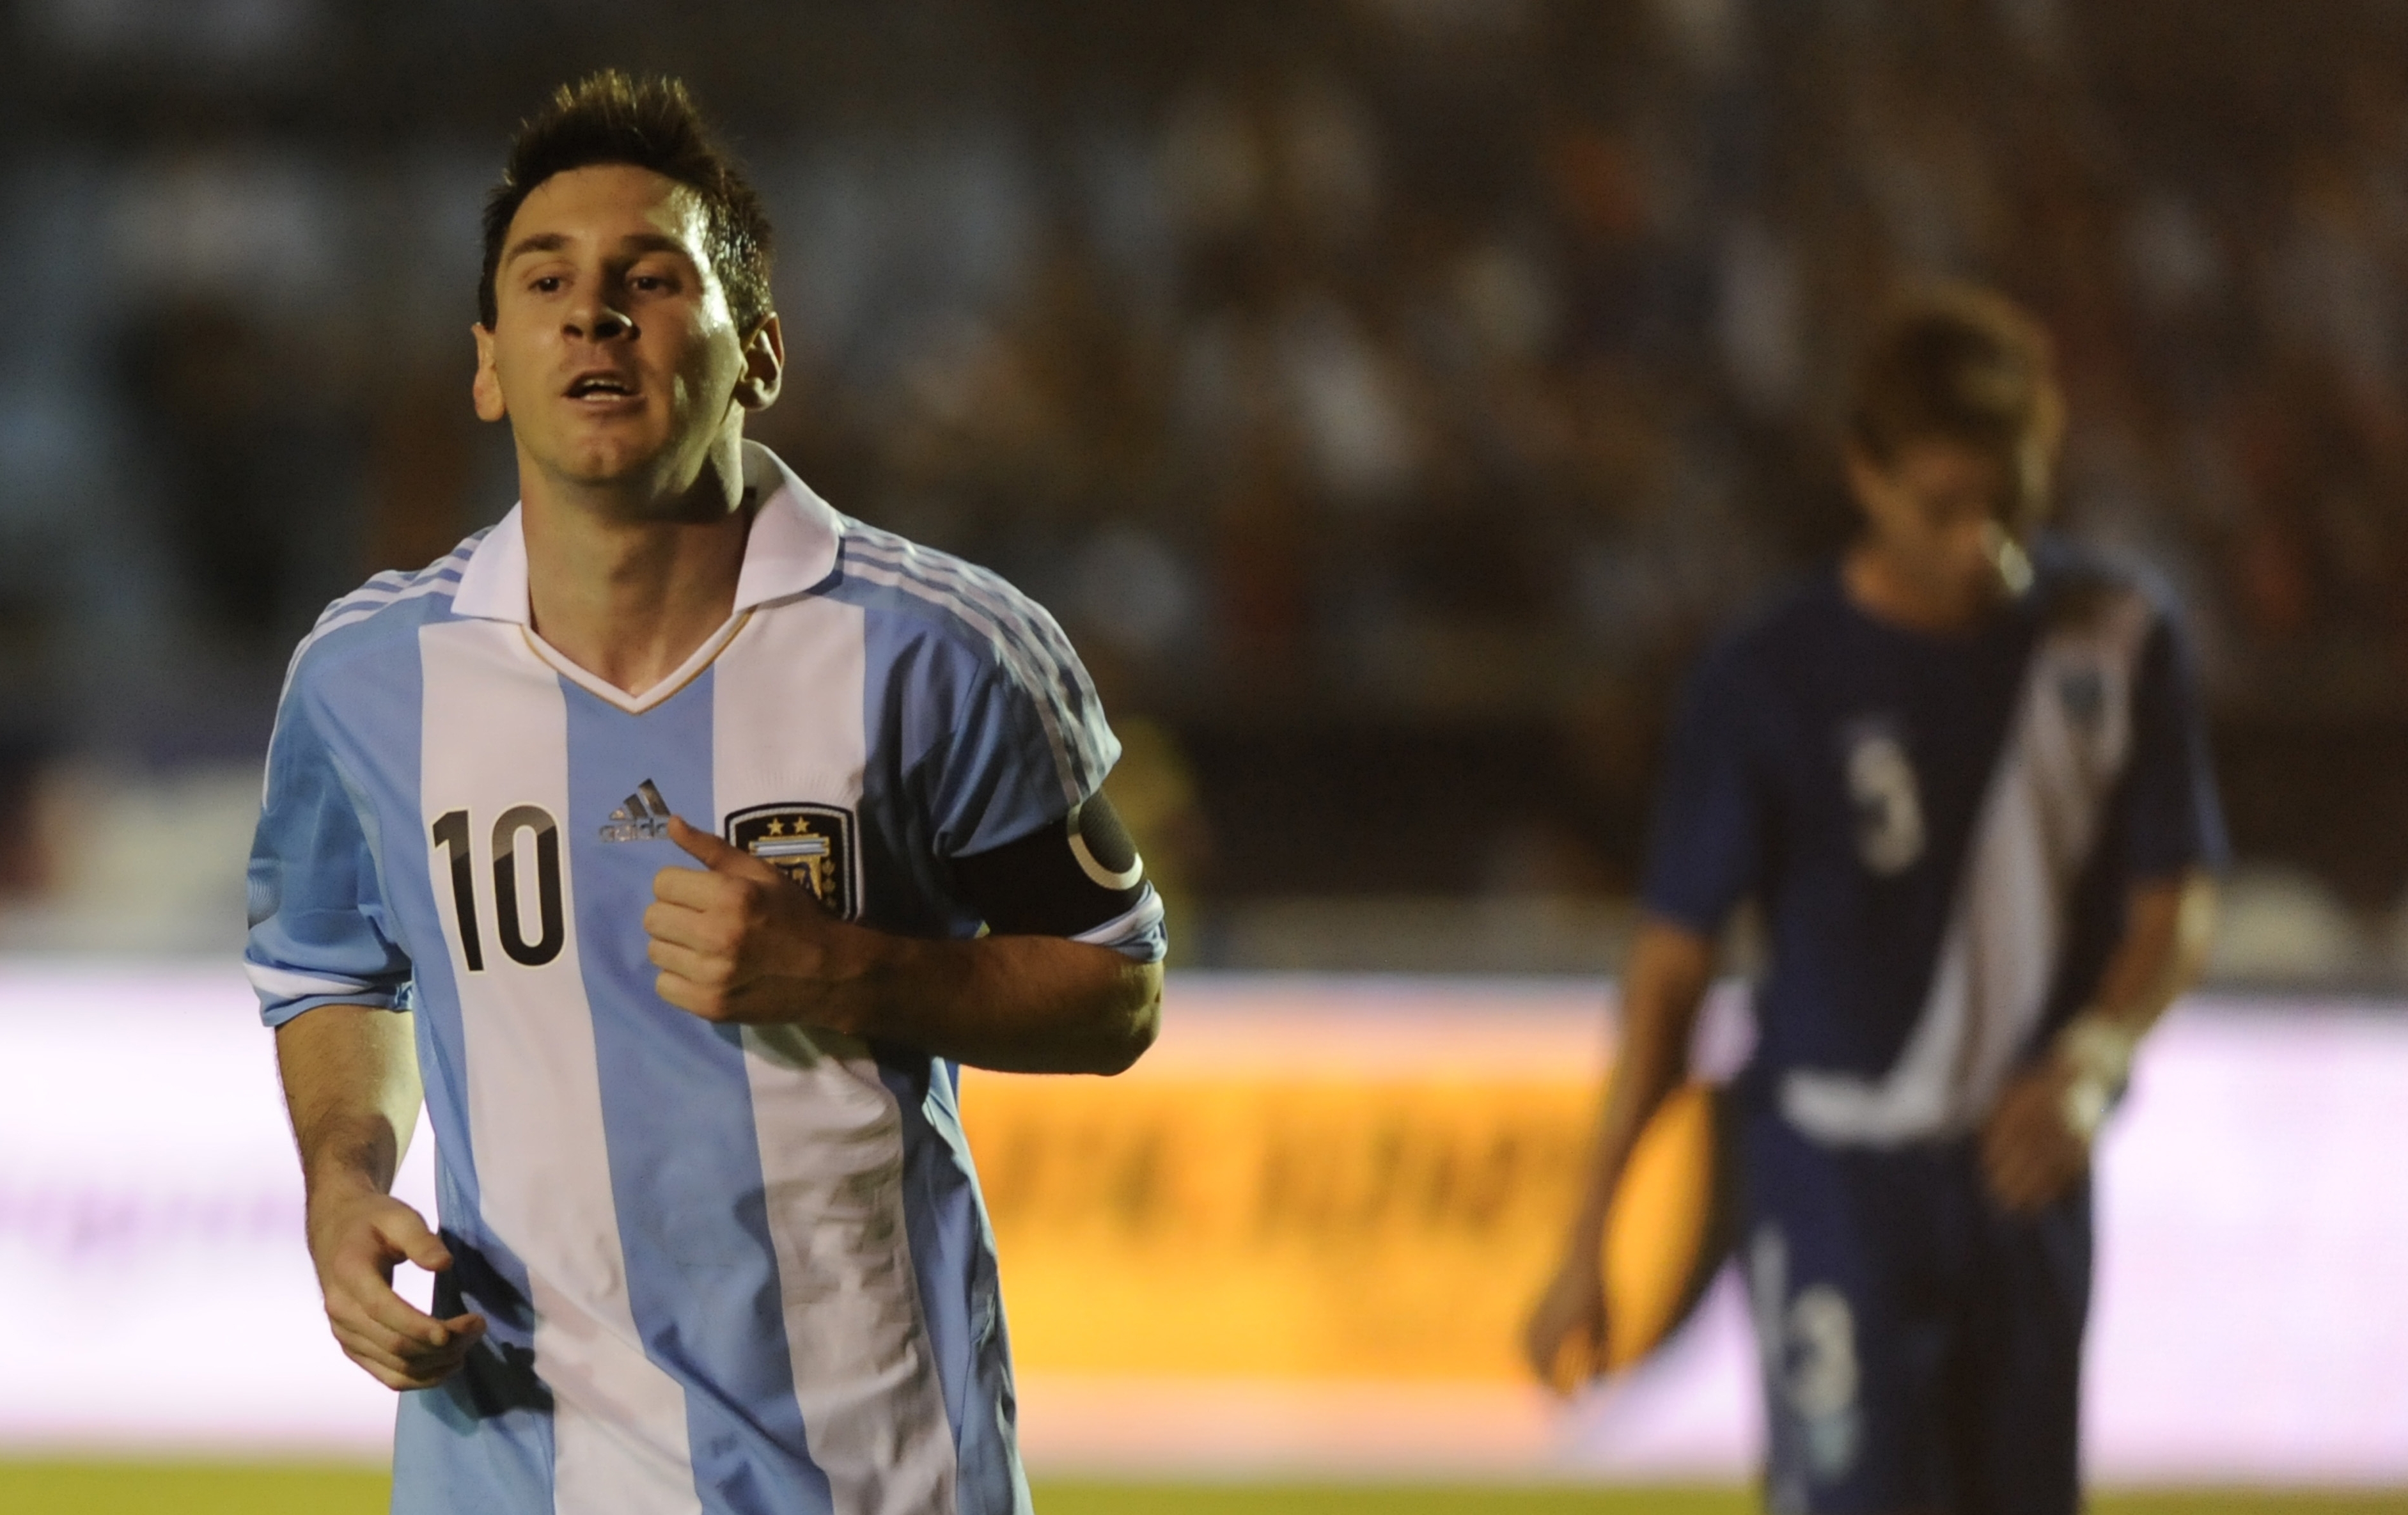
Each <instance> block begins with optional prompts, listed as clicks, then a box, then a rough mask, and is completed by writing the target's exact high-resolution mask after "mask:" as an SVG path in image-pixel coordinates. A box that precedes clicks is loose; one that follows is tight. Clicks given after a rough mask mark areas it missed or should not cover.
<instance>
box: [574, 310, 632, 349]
mask: <svg viewBox="0 0 2408 1515" xmlns="http://www.w3.org/2000/svg"><path fill="white" fill-rule="evenodd" d="M561 331H562V333H563V334H564V335H565V336H567V337H569V338H571V339H576V340H581V341H582V340H588V339H590V340H593V341H597V342H608V341H616V340H618V339H621V338H624V337H633V336H634V335H635V334H636V324H635V323H634V322H633V321H630V320H628V319H627V318H626V316H625V315H624V314H622V313H621V312H619V311H618V310H612V309H611V308H610V307H609V306H608V305H604V304H601V303H598V302H597V303H595V304H593V305H590V306H583V307H581V308H579V309H576V310H570V311H569V312H568V313H567V315H566V317H564V318H563V319H562V322H561Z"/></svg>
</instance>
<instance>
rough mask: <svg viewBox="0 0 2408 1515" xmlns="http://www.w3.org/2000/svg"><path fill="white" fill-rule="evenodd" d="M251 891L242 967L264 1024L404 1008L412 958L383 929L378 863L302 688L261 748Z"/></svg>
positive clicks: (292, 693)
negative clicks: (312, 1013) (352, 1008)
mask: <svg viewBox="0 0 2408 1515" xmlns="http://www.w3.org/2000/svg"><path fill="white" fill-rule="evenodd" d="M249 884H250V889H249V893H250V915H251V938H250V943H249V945H248V946H247V947H246V948H245V950H244V953H243V966H244V969H245V971H246V972H247V973H248V974H249V975H250V977H251V988H253V989H254V990H256V991H257V992H258V995H259V1005H260V1016H261V1018H262V1019H264V1020H265V1022H266V1023H267V1024H268V1025H270V1026H280V1025H282V1024H283V1023H284V1022H285V1021H287V1020H290V1019H292V1018H293V1017H295V1016H297V1015H299V1014H301V1013H302V1012H303V1011H305V1010H311V1009H315V1008H316V1007H317V1006H319V1005H322V1004H362V1005H369V1006H374V1007H380V1008H388V1009H390V1008H397V1007H400V1006H402V1005H404V1004H405V1003H407V997H406V990H407V988H408V986H409V977H410V964H409V957H408V956H407V955H406V954H405V953H403V952H402V950H401V949H400V948H399V947H398V946H396V945H394V943H393V941H392V940H391V939H390V937H389V936H388V935H387V934H386V932H385V931H384V930H383V929H382V926H381V924H380V923H381V922H382V921H384V920H385V919H386V915H385V910H384V900H383V897H382V891H381V887H380V882H379V874H378V870H377V866H376V858H375V854H374V852H373V849H372V848H371V847H370V846H369V844H368V839H367V835H366V831H365V830H364V829H363V827H362V822H361V817H360V812H359V808H358V806H357V805H356V804H355V803H354V801H353V800H352V796H351V790H350V788H349V787H348V786H346V785H345V784H344V782H343V778H342V774H341V772H339V770H338V769H337V766H336V761H335V757H334V754H333V753H332V752H331V751H329V750H328V748H327V746H326V743H325V741H324V738H323V736H322V733H321V732H320V731H319V729H318V728H317V726H316V724H315V719H314V717H313V715H312V713H311V710H310V703H309V701H308V699H307V698H305V696H304V695H303V693H302V690H301V686H300V684H299V681H297V680H296V681H295V682H294V686H293V687H292V688H291V689H289V690H288V691H287V692H286V695H285V699H284V703H283V706H282V707H281V708H280V709H279V711H278V713H277V727H276V735H275V737H274V738H273V739H272V741H271V742H270V743H269V746H268V754H267V784H266V788H265V793H264V795H263V797H262V802H261V806H260V815H259V830H258V831H257V832H256V834H255V835H254V837H253V839H252V842H251V871H250V879H249Z"/></svg>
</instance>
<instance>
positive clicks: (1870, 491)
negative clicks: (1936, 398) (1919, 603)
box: [1848, 440, 2030, 612]
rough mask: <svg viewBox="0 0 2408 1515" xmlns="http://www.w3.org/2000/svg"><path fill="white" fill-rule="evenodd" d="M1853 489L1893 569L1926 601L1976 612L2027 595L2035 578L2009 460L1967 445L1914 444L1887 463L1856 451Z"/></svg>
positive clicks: (1871, 536) (1872, 541) (1871, 535)
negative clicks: (2018, 520)
mask: <svg viewBox="0 0 2408 1515" xmlns="http://www.w3.org/2000/svg"><path fill="white" fill-rule="evenodd" d="M1848 483H1849V487H1850V489H1851V491H1852V492H1853V493H1854V494H1855V495H1856V506H1857V508H1858V509H1859V510H1861V511H1862V512H1864V517H1865V527H1866V533H1867V537H1868V540H1869V545H1871V547H1872V548H1873V549H1874V551H1876V552H1878V553H1879V554H1880V555H1882V557H1883V559H1884V562H1885V566H1886V567H1887V568H1888V570H1890V571H1891V572H1892V573H1894V574H1896V575H1897V576H1898V577H1899V578H1900V579H1902V580H1904V581H1906V582H1907V583H1908V584H1911V585H1912V586H1913V588H1914V590H1915V591H1916V592H1917V593H1918V594H1919V595H1921V596H1922V597H1924V598H1926V599H1928V600H1929V601H1931V602H1932V603H1934V604H1935V605H1937V606H1940V607H1944V608H1946V609H1948V610H1951V611H1957V612H1971V611H1974V610H1978V609H1980V608H1981V607H1983V606H1985V605H1988V604H1992V603H1994V602H1996V601H1998V600H2000V599H2005V598H2008V597H2009V596H2012V595H2014V594H2016V593H2019V592H2021V590H2022V588H2023V586H2024V583H2025V581H2027V580H2028V577H2029V572H2030V570H2029V566H2028V564H2027V563H2026V561H2025V559H2024V555H2023V549H2022V546H2021V544H2020V543H2019V542H2018V541H2016V537H2015V533H2014V530H2013V529H2012V528H2011V527H2009V526H2008V525H2007V523H2008V522H2010V521H2012V520H2013V519H2014V496H2013V491H2014V476H2013V473H2012V471H2011V470H2010V469H2009V468H2008V466H2007V464H2006V462H2005V460H2003V459H2001V458H2000V457H1998V456H1997V455H1995V454H1991V453H1987V452H1985V451H1983V450H1982V449H1980V448H1975V447H1969V446H1966V445H1965V444H1963V443H1961V442H1953V441H1941V440H1928V441H1914V442H1908V443H1907V444H1906V445H1904V446H1902V447H1900V448H1899V451H1898V454H1897V456H1896V457H1895V458H1893V459H1892V460H1891V461H1890V462H1889V464H1888V465H1887V466H1886V467H1885V466H1884V465H1882V464H1880V463H1878V462H1875V461H1874V460H1873V459H1871V458H1870V457H1868V456H1866V455H1865V454H1862V453H1859V452H1856V451H1855V450H1853V449H1852V450H1851V451H1850V453H1849V454H1848Z"/></svg>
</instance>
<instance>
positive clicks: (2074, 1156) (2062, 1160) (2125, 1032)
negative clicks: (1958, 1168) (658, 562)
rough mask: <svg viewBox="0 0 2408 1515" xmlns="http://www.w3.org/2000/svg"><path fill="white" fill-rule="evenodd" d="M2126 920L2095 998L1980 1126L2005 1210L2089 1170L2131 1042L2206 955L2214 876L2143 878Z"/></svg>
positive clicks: (2061, 1188)
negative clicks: (2094, 1143) (2092, 1150)
mask: <svg viewBox="0 0 2408 1515" xmlns="http://www.w3.org/2000/svg"><path fill="white" fill-rule="evenodd" d="M2126 921H2127V925H2126V927H2125V931H2124V939H2123V941H2122V942H2121V943H2120V944H2119V945H2117V947H2116V950H2115V955H2114V958H2112V959H2110V960H2109V962H2108V965H2107V971H2106V974H2105V975H2104V976H2103V977H2102V978H2101V980H2100V987H2099V996H2098V1000H2097V1002H2096V1003H2094V1004H2093V1005H2092V1006H2091V1007H2090V1008H2089V1009H2087V1010H2085V1011H2084V1012H2083V1013H2082V1015H2080V1016H2079V1017H2076V1018H2075V1019H2074V1020H2073V1022H2072V1023H2071V1025H2069V1026H2068V1027H2067V1028H2066V1029H2065V1031H2064V1032H2061V1033H2060V1034H2059V1035H2058V1036H2057V1039H2056V1040H2055V1041H2054V1042H2053V1043H2051V1044H2050V1048H2049V1052H2048V1054H2047V1056H2045V1057H2044V1058H2042V1060H2040V1061H2039V1062H2038V1063H2036V1064H2034V1065H2033V1066H2032V1067H2030V1068H2029V1069H2027V1070H2026V1071H2025V1072H2023V1073H2022V1074H2021V1075H2018V1076H2017V1077H2016V1078H2015V1079H2014V1081H2013V1082H2011V1083H2009V1084H2008V1086H2007V1087H2006V1089H2005V1090H2004V1091H2003V1092H2002V1093H2001V1094H2000V1096H1999V1102H1998V1104H1997V1105H1996V1106H1995V1107H1994V1108H1993V1109H1992V1111H1991V1113H1990V1118H1989V1119H1988V1121H1987V1122H1986V1123H1985V1126H1984V1128H1983V1132H1982V1165H1983V1170H1984V1172H1985V1174H1986V1175H1987V1176H1988V1178H1989V1183H1990V1189H1991V1191H1992V1193H1994V1194H1995V1195H1996V1196H1997V1197H1998V1200H1999V1202H2000V1204H2001V1205H2005V1206H2006V1207H2007V1208H2008V1209H2010V1210H2014V1211H2018V1212H2029V1211H2034V1210H2039V1209H2041V1208H2042V1207H2044V1206H2046V1205H2050V1204H2053V1203H2055V1202H2056V1201H2057V1199H2058V1198H2060V1197H2061V1196H2062V1195H2063V1194H2064V1193H2065V1191H2066V1190H2068V1189H2070V1188H2071V1187H2072V1186H2073V1184H2074V1183H2075V1182H2076V1181H2077V1180H2078V1179H2080V1178H2081V1176H2083V1174H2085V1172H2087V1171H2088V1170H2089V1166H2090V1146H2091V1142H2092V1140H2093V1139H2094V1138H2095V1137H2096V1136H2097V1134H2098V1132H2099V1126H2100V1121H2101V1120H2102V1119H2103V1118H2105V1115H2106V1112H2107V1105H2108V1103H2109V1101H2110V1100H2111V1099H2112V1098H2113V1097H2114V1092H2115V1090H2116V1089H2118V1088H2120V1087H2121V1086H2122V1084H2123V1081H2124V1078H2125V1075H2127V1074H2128V1072H2129V1070H2130V1067H2131V1061H2132V1054H2133V1051H2134V1049H2135V1048H2136V1047H2137V1046H2138V1045H2139V1043H2140V1040H2141V1038H2142V1037H2143V1036H2144V1035H2146V1034H2147V1032H2148V1031H2149V1028H2150V1027H2151V1026H2153V1025H2155V1024H2156V1023H2157V1017H2159V1016H2161V1015H2163V1014H2165V1011H2166V1007H2167V1006H2168V1005H2170V1004H2171V1003H2173V1001H2174V998H2175V996H2177V995H2179V994H2181V993H2182V991H2183V990H2184V989H2186V988H2189V987H2190V985H2191V984H2192V983H2193V982H2194V981H2195V980H2196V979H2197V978H2198V976H2199V972H2200V966H2201V964H2202V963H2203V962H2204V961H2205V959H2206V956H2207V947H2208V942H2209V938H2210V937H2211V936H2212V935H2213V934H2214V928H2215V885H2214V880H2213V879H2212V878H2211V877H2210V876H2209V875H2208V874H2207V873H2204V872H2193V873H2185V874H2183V875H2182V876H2180V877H2178V878H2174V879H2170V880H2165V881H2161V882H2156V883H2149V884H2144V885H2142V886H2141V887H2137V888H2135V889H2134V890H2133V891H2132V897H2131V902H2130V904H2129V906H2128V909H2127V913H2126Z"/></svg>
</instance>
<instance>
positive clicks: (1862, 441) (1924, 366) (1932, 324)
mask: <svg viewBox="0 0 2408 1515" xmlns="http://www.w3.org/2000/svg"><path fill="white" fill-rule="evenodd" d="M2064 427H2065V397H2064V394H2063V392H2062V391H2061V390H2060V389H2059V388H2058V387H2057V367H2056V359H2055V355H2054V352H2053V350H2052V347H2051V344H2050V342H2049V339H2048V334H2047V333H2046V332H2045V331H2043V330H2042V329H2041V326H2040V324H2039V323H2038V322H2036V321H2034V320H2033V319H2032V318H2031V317H2030V316H2029V315H2028V314H2026V313H2025V312H2024V310H2022V309H2021V308H2020V307H2018V306H2017V305H2015V303H2014V301H2012V300H2010V299H2008V298H2007V297H2006V296H2003V295H2000V294H1997V293H1995V292H1993V291H1990V290H1986V289H1979V288H1974V287H1972V286H1970V285H1961V284H1951V285H1942V286H1938V287H1936V288H1930V289H1925V290H1921V291H1918V292H1917V293H1915V294H1914V295H1911V296H1907V297H1906V298H1904V299H1902V300H1900V301H1899V303H1898V304H1897V305H1896V307H1895V308H1893V310H1891V311H1890V313H1889V316H1888V318H1887V319H1886V320H1885V321H1884V322H1883V323H1882V324H1881V326H1880V327H1879V329H1878V330H1877V331H1876V332H1875V334H1874V336H1873V339H1872V341H1871V343H1870V344H1869V345H1868V346H1867V347H1866V349H1865V352H1864V355H1863V356H1862V358H1861V359H1860V360H1859V361H1858V363H1857V366H1856V387H1855V390H1854V393H1853V397H1852V399H1851V402H1850V408H1849V411H1848V440H1850V441H1851V442H1853V443H1854V444H1855V445H1856V447H1857V448H1858V449H1859V450H1860V451H1862V452H1863V453H1864V454H1866V456H1868V457H1870V458H1871V460H1872V461H1873V462H1875V463H1878V464H1881V465H1882V466H1884V467H1887V466H1888V465H1890V464H1892V463H1894V462H1896V461H1897V460H1898V454H1899V452H1900V450H1902V449H1904V448H1906V447H1908V446H1910V445H1912V444H1914V443H1915V442H1921V441H1943V442H1955V443H1957V444H1959V445H1961V446H1966V447H1971V448H1973V449H1975V450H1977V451H1979V452H1983V453H1985V454H1990V455H1992V456H1994V457H1997V458H1999V459H2000V460H2001V461H2003V462H2005V463H2006V464H2007V465H2008V466H2009V468H2010V469H2011V470H2012V471H2013V472H2014V475H2015V479H2016V487H2017V493H2018V496H2019V498H2018V499H2017V501H2016V506H2017V509H2018V510H2019V511H2023V512H2036V511H2037V510H2038V509H2039V508H2040V507H2041V506H2042V504H2043V503H2044V501H2043V500H2042V498H2041V497H2042V496H2043V495H2044V494H2045V492H2046V489H2047V474H2048V466H2049V463H2050V461H2051V460H2052V458H2053V457H2054V454H2055V453H2056V450H2057V441H2058V439H2059V437H2060V436H2061V434H2062V433H2063V431H2064Z"/></svg>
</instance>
